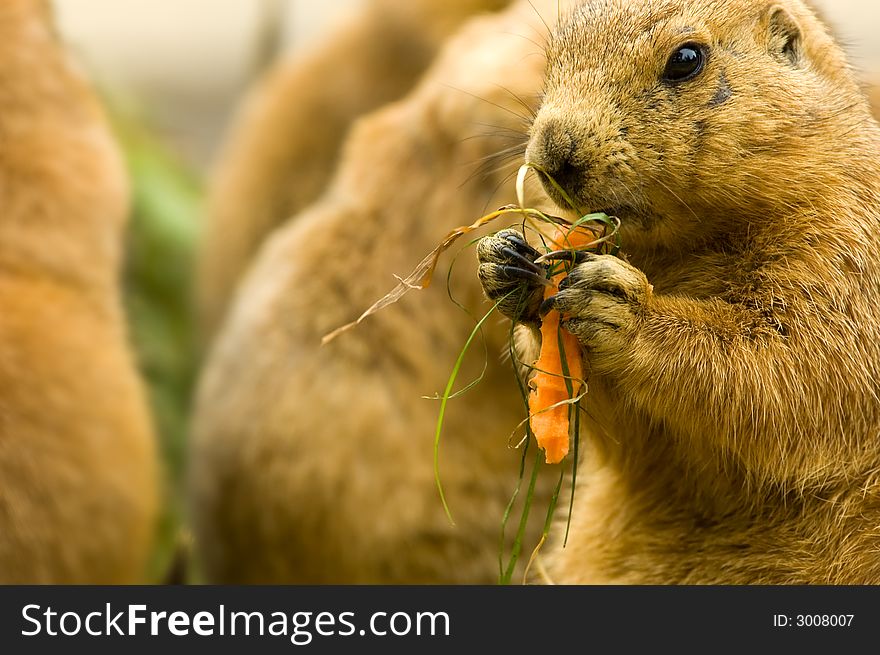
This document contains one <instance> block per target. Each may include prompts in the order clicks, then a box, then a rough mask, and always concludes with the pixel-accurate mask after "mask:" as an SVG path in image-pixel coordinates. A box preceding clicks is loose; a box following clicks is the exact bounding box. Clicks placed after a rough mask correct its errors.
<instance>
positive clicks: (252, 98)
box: [198, 0, 509, 340]
mask: <svg viewBox="0 0 880 655" xmlns="http://www.w3.org/2000/svg"><path fill="white" fill-rule="evenodd" d="M508 2H509V0H414V1H408V2H400V0H368V1H367V2H366V3H365V5H364V7H363V8H362V9H361V10H359V11H358V12H357V13H355V14H353V15H351V16H348V17H347V19H346V20H344V21H342V22H341V23H339V24H338V25H337V26H336V28H335V29H334V30H332V31H331V32H330V33H329V34H327V35H326V36H325V37H324V38H322V39H321V40H320V42H319V43H318V44H317V45H315V46H312V47H311V48H310V49H308V50H306V51H305V52H304V53H303V54H296V55H294V56H293V57H290V58H285V59H282V60H281V61H280V62H278V63H277V64H276V65H275V66H274V67H273V68H272V69H271V70H270V71H269V73H268V74H266V75H265V77H264V79H262V80H261V81H260V83H259V84H258V85H257V86H256V88H255V89H254V91H253V92H251V93H250V95H249V97H248V98H247V100H246V102H245V103H244V106H243V107H242V110H241V112H240V116H239V118H238V121H237V123H236V125H235V128H234V129H233V131H232V135H231V136H230V138H229V140H228V142H227V144H226V146H225V148H224V150H223V153H222V155H221V156H220V159H219V161H218V163H217V165H216V170H215V171H214V175H213V182H212V184H211V186H210V189H209V194H208V202H207V211H206V218H205V235H204V240H203V244H202V247H201V251H200V257H199V276H198V278H199V284H198V287H199V309H200V316H201V324H202V328H203V329H202V332H203V335H204V337H205V339H206V340H209V339H210V338H211V336H212V335H213V333H214V332H215V331H216V330H217V328H218V326H219V324H220V322H221V320H222V317H223V316H224V314H225V312H226V308H227V306H228V304H229V302H230V299H231V297H232V295H233V294H234V291H235V288H236V286H237V284H238V282H239V280H240V278H241V277H242V275H243V274H244V273H245V271H246V270H247V268H248V265H249V264H250V262H251V260H252V258H253V256H254V255H255V253H256V252H257V250H258V249H259V247H260V245H261V244H262V243H263V240H264V239H265V238H266V236H267V235H269V234H270V233H271V232H272V230H274V229H275V228H276V227H278V226H279V225H281V224H282V223H283V222H284V221H285V220H287V219H288V218H290V217H291V216H293V215H295V214H296V213H298V212H299V211H301V210H303V209H305V208H306V207H308V206H309V205H310V204H311V203H312V202H313V201H315V200H316V199H317V198H318V196H319V195H320V194H321V192H323V191H324V188H325V187H326V185H327V182H328V181H329V180H330V178H331V176H332V174H333V171H334V169H335V168H336V166H337V164H338V163H339V154H340V148H341V146H342V143H343V142H344V140H345V137H346V135H347V133H348V130H349V127H350V125H351V123H352V122H353V121H354V120H355V119H356V118H357V117H358V116H361V115H363V114H366V113H368V112H369V111H371V110H373V109H375V108H377V107H380V106H382V105H384V104H385V103H387V102H390V101H392V100H394V99H396V98H398V97H400V96H402V95H403V94H404V93H406V91H407V90H409V89H410V88H411V87H412V86H413V85H414V84H415V82H416V81H417V79H418V78H419V76H420V75H421V74H422V73H423V72H424V70H425V69H426V68H427V67H428V65H429V64H430V62H431V60H432V59H433V58H434V56H435V54H436V53H437V51H438V50H439V48H440V46H441V44H442V43H443V41H444V39H445V38H447V37H448V35H449V34H450V33H451V32H452V31H453V30H454V29H455V28H456V27H457V26H458V25H459V24H461V23H462V22H463V21H464V20H465V19H467V18H468V17H469V16H471V15H473V14H475V13H478V12H480V11H488V10H492V9H497V8H499V7H501V6H503V5H505V4H507V3H508Z"/></svg>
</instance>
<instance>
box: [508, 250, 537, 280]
mask: <svg viewBox="0 0 880 655" xmlns="http://www.w3.org/2000/svg"><path fill="white" fill-rule="evenodd" d="M501 252H502V253H503V254H504V255H505V256H506V257H507V259H508V261H511V262H512V263H515V264H516V265H517V266H521V267H522V268H524V269H525V270H527V271H532V272H533V273H534V274H535V275H542V274H544V273H546V272H547V270H546V268H544V267H541V266H537V265H536V264H534V263H533V259H534V258H533V259H529V258H528V257H524V256H523V255H521V254H520V253H519V252H517V251H516V250H514V249H513V248H502V249H501ZM537 254H538V253H535V255H536V256H537Z"/></svg>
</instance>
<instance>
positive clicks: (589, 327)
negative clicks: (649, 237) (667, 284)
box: [542, 253, 651, 366]
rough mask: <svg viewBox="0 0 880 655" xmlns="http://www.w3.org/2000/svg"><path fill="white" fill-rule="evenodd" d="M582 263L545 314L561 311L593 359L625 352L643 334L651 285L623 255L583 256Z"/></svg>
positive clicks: (546, 305) (548, 303)
mask: <svg viewBox="0 0 880 655" xmlns="http://www.w3.org/2000/svg"><path fill="white" fill-rule="evenodd" d="M576 261H577V265H576V266H575V267H574V268H573V269H572V271H571V273H570V274H569V275H568V277H567V278H565V280H563V281H562V283H561V284H560V285H559V293H558V294H557V295H555V296H553V297H552V298H549V299H548V300H547V301H546V302H545V303H544V306H543V307H542V311H549V310H550V309H555V310H557V311H558V312H559V313H560V314H561V315H562V319H563V327H565V329H567V330H568V331H569V332H571V333H572V334H574V335H575V336H576V337H577V338H578V340H579V341H580V342H581V345H582V346H583V347H584V348H585V349H586V350H587V352H588V354H590V355H591V356H594V357H599V359H601V356H602V355H614V354H617V353H620V352H621V351H622V350H623V349H625V348H627V347H628V344H629V343H631V340H632V337H633V336H634V335H635V333H636V332H637V331H638V327H639V324H640V321H641V320H642V317H643V316H644V314H645V311H646V307H647V304H648V301H649V299H650V297H651V285H650V284H649V283H648V279H647V278H646V277H645V275H644V273H642V272H641V271H639V270H638V269H636V268H634V267H632V266H630V265H629V264H627V263H626V262H624V261H623V260H621V259H618V258H617V257H612V256H610V255H591V254H588V253H578V254H577V260H576ZM592 363H593V364H594V366H595V365H596V363H597V362H592Z"/></svg>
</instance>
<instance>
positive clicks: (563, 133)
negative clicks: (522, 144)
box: [526, 117, 584, 198]
mask: <svg viewBox="0 0 880 655" xmlns="http://www.w3.org/2000/svg"><path fill="white" fill-rule="evenodd" d="M577 160H578V157H577V141H576V140H575V137H574V136H573V135H572V132H571V131H570V130H568V129H567V128H566V127H565V124H564V123H563V122H562V121H561V120H559V119H558V118H555V117H547V118H546V119H544V120H540V121H539V122H538V123H536V125H535V128H534V131H533V133H532V138H531V141H530V142H529V146H528V148H527V149H526V161H527V162H528V163H530V164H534V165H535V166H537V167H539V168H540V169H542V170H543V172H544V173H546V174H547V175H548V176H549V177H551V178H553V180H554V181H556V183H557V184H559V186H561V187H562V188H563V189H565V190H566V191H567V192H568V193H574V192H576V190H577V188H578V187H580V186H581V184H582V176H583V173H584V171H583V170H581V167H580V166H579V165H578V164H577ZM541 178H542V181H543V182H544V187H545V188H546V190H547V192H548V193H549V194H550V195H551V196H552V197H554V198H555V197H556V195H557V194H556V192H555V189H552V185H550V184H548V180H546V179H544V176H543V175H542V176H541Z"/></svg>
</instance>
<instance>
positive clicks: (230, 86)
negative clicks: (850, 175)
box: [55, 0, 880, 170]
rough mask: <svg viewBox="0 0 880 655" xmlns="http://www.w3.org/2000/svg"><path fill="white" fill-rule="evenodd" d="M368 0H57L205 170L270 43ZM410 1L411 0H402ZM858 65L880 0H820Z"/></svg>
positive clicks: (872, 49) (303, 37)
mask: <svg viewBox="0 0 880 655" xmlns="http://www.w3.org/2000/svg"><path fill="white" fill-rule="evenodd" d="M363 1H364V0H55V4H56V7H57V11H58V18H59V22H60V24H61V29H62V32H63V34H64V35H65V37H66V38H67V40H68V42H69V43H70V44H71V45H72V46H73V48H74V50H75V51H76V52H78V53H79V56H80V58H81V60H82V61H83V62H84V63H85V65H86V66H87V67H88V68H89V69H90V70H91V71H92V74H93V75H95V76H96V77H97V78H98V79H99V80H100V81H101V82H102V83H103V85H104V86H105V87H107V88H112V89H114V90H115V91H116V92H117V93H122V94H123V95H124V96H126V97H127V99H128V100H129V101H131V102H132V103H134V104H135V105H137V106H139V107H141V108H143V109H144V110H145V111H146V112H147V116H148V117H149V118H150V120H151V122H152V123H153V126H154V127H155V128H157V129H158V130H159V131H160V132H161V133H162V134H163V135H165V136H167V137H169V138H170V140H171V142H172V143H174V144H175V146H176V147H177V149H178V150H179V151H180V153H181V154H182V155H183V157H184V158H185V159H187V160H188V161H189V162H190V163H192V164H194V165H196V166H197V167H198V168H199V169H201V170H204V169H205V168H206V166H207V164H208V162H209V161H210V159H211V157H212V155H213V154H214V152H215V150H216V148H217V146H218V144H219V142H220V139H221V136H222V133H223V130H224V128H225V126H226V125H227V122H228V120H229V118H230V115H231V112H232V111H233V109H234V107H235V105H236V101H237V99H238V98H239V97H240V96H241V93H242V92H243V90H244V89H245V88H246V86H247V84H248V83H249V82H250V81H251V80H252V79H253V76H254V75H255V74H256V72H257V70H258V69H259V64H260V60H261V59H263V58H264V52H265V48H266V46H267V44H268V45H271V44H272V43H273V40H274V41H275V42H277V47H278V48H279V49H282V50H286V51H296V50H297V49H298V48H303V47H305V46H306V45H307V44H308V43H309V42H310V41H312V40H313V39H316V38H320V34H321V31H322V29H323V28H324V27H325V26H326V25H327V24H328V23H330V22H332V21H334V20H338V18H339V15H340V14H341V13H343V12H345V11H351V10H352V8H354V7H355V6H356V5H357V4H359V3H361V2H363ZM400 1H401V2H406V1H407V0H400ZM816 4H817V5H819V6H820V7H821V8H822V9H823V10H824V11H825V13H826V15H827V16H828V17H829V18H830V19H831V20H832V21H833V22H834V23H835V24H836V27H837V29H838V33H839V34H841V36H842V37H843V38H844V40H845V41H846V43H847V45H848V47H849V48H850V50H851V51H852V53H853V55H854V57H855V60H856V62H857V65H859V66H860V67H861V68H863V69H865V70H870V71H874V72H880V38H878V34H880V0H816Z"/></svg>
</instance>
